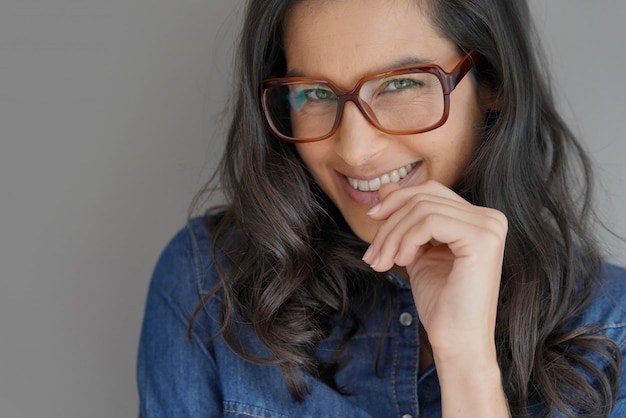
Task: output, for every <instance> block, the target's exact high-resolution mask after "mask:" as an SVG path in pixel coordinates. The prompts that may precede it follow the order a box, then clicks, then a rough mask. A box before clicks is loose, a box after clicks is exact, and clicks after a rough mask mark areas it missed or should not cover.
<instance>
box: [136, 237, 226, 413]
mask: <svg viewBox="0 0 626 418" xmlns="http://www.w3.org/2000/svg"><path fill="white" fill-rule="evenodd" d="M193 248H194V244H193V237H192V234H191V232H190V231H189V229H185V230H183V231H181V232H180V233H179V234H178V235H177V236H176V237H175V238H174V239H173V240H172V241H171V242H170V243H169V245H168V246H167V247H166V249H165V250H164V252H163V253H162V255H161V257H160V259H159V261H158V263H157V265H156V267H155V270H154V273H153V276H152V280H151V283H150V288H149V290H148V296H147V301H146V307H145V313H144V320H143V326H142V331H141V337H140V342H139V350H138V359H137V360H138V361H137V388H138V392H139V401H140V405H139V416H140V417H149V418H158V417H164V418H165V417H167V418H183V417H198V416H211V417H218V416H221V414H222V401H221V395H220V389H219V388H220V385H219V378H218V374H217V369H216V363H215V360H214V357H213V355H212V353H211V352H210V346H208V345H206V344H204V343H202V340H201V339H200V338H199V337H198V336H197V335H195V333H193V332H192V334H191V338H190V336H188V332H187V328H188V324H189V320H190V317H191V313H192V311H193V310H194V309H195V307H196V306H197V305H198V303H199V302H200V297H199V292H198V277H197V275H198V274H197V271H198V269H197V266H196V264H197V263H196V262H195V258H194V251H193Z"/></svg>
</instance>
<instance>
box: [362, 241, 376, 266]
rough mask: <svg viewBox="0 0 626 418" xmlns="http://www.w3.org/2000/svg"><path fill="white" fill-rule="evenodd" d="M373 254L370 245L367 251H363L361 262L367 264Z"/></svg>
mask: <svg viewBox="0 0 626 418" xmlns="http://www.w3.org/2000/svg"><path fill="white" fill-rule="evenodd" d="M373 252H374V250H373V249H372V246H371V245H370V246H369V247H368V248H367V251H365V254H363V258H362V260H363V261H365V262H367V259H368V258H370V257H371V256H372V253H373Z"/></svg>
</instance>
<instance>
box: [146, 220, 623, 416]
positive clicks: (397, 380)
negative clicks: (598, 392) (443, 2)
mask: <svg viewBox="0 0 626 418" xmlns="http://www.w3.org/2000/svg"><path fill="white" fill-rule="evenodd" d="M192 230H193V231H192ZM211 245H212V243H211V239H210V237H209V235H208V232H207V231H206V228H205V227H204V226H203V222H202V221H201V220H199V219H196V220H194V221H193V222H192V223H191V224H190V226H189V227H187V228H185V229H183V230H182V231H181V232H180V233H178V235H176V237H174V239H173V240H172V241H171V242H170V243H169V245H168V246H167V247H166V249H165V250H164V252H163V254H162V255H161V258H160V260H159V262H158V263H157V266H156V268H155V271H154V275H153V277H152V282H151V285H150V289H149V293H148V298H147V303H146V311H145V317H144V322H143V329H142V334H141V340H140V344H139V355H138V368H137V383H138V389H139V398H140V413H139V415H140V416H141V417H150V418H153V417H167V418H179V417H222V416H224V417H247V418H250V417H266V418H287V417H354V418H356V417H384V418H386V417H399V418H411V417H424V418H430V417H440V416H441V399H440V396H441V395H440V389H439V382H438V379H437V372H436V370H435V368H434V366H431V367H430V368H429V369H428V370H426V371H425V372H423V373H422V374H421V375H420V374H419V373H418V367H419V351H420V339H419V326H418V324H419V321H418V318H417V311H416V308H415V304H414V302H413V297H412V295H411V289H410V288H409V286H408V284H407V283H406V282H405V281H404V280H402V279H401V278H399V277H398V276H396V275H394V274H391V273H389V274H388V279H389V280H391V281H392V282H393V284H394V286H393V289H394V290H393V292H392V293H393V294H392V295H391V301H388V303H390V304H391V309H392V320H391V321H388V319H387V315H372V316H371V319H370V320H368V322H366V323H365V324H363V326H362V327H361V328H359V331H358V332H357V334H356V335H355V336H354V337H353V339H352V340H351V342H350V344H349V345H348V347H347V349H346V351H345V354H346V355H347V356H350V359H351V360H350V361H349V362H348V364H347V366H346V367H345V368H343V369H342V370H341V371H340V372H339V373H338V375H337V382H338V384H339V385H340V386H343V385H345V387H346V389H347V390H348V391H349V392H350V395H341V394H339V393H338V392H336V391H334V390H333V389H331V388H330V387H329V386H327V385H326V384H325V383H323V382H321V381H318V380H316V379H315V378H313V377H311V376H309V375H304V379H305V381H306V383H307V385H308V388H309V391H310V394H309V395H308V396H306V397H305V400H304V401H303V402H302V403H298V402H295V401H294V400H293V399H292V398H291V395H290V392H289V391H288V389H287V385H286V383H285V381H284V379H283V376H282V374H281V373H280V370H279V369H278V368H277V367H275V366H263V365H256V364H252V363H250V362H248V361H246V360H243V359H242V358H240V357H239V356H238V355H236V354H235V353H234V352H233V351H231V349H230V348H229V347H228V345H227V344H226V343H225V342H224V340H223V339H222V338H220V337H218V338H215V339H210V338H208V336H210V335H213V334H215V333H216V332H217V331H218V330H219V319H220V299H219V298H218V297H212V298H211V299H210V300H209V301H208V303H207V304H206V306H205V308H204V309H203V310H202V311H201V313H200V314H199V316H198V317H197V319H196V321H195V322H194V323H193V327H192V329H191V338H189V337H188V334H187V332H188V331H187V328H188V324H189V320H190V317H191V315H192V312H193V311H194V309H195V308H196V307H197V306H198V304H199V303H200V300H201V298H202V296H203V295H205V294H206V292H207V291H208V290H209V289H211V288H212V287H213V285H214V284H215V283H216V281H217V272H216V268H215V265H214V261H213V259H212V256H211V251H212V250H211ZM604 276H605V277H604V285H603V287H602V288H601V289H599V291H598V292H597V294H596V296H595V298H594V300H593V302H592V304H591V306H590V307H589V308H588V309H587V311H586V313H585V314H584V315H583V317H582V318H580V320H579V324H577V325H582V324H587V323H593V324H601V329H602V331H603V332H605V333H606V334H607V335H608V336H609V337H611V338H612V339H614V340H615V341H616V343H617V344H618V345H619V346H620V348H621V350H622V353H624V351H626V344H625V343H626V271H625V270H623V269H621V268H617V267H614V266H611V265H606V266H605V273H604ZM381 312H382V311H381ZM387 322H389V324H388V325H387ZM385 326H387V327H386V328H384V327H385ZM382 330H384V331H385V332H384V334H383V333H382V332H381V331H382ZM244 340H245V341H246V343H247V344H248V346H247V348H248V349H250V350H251V351H252V352H253V353H255V354H261V355H263V354H267V353H266V351H265V349H264V347H263V345H262V344H261V343H260V342H259V341H258V339H257V338H256V336H255V335H253V334H252V332H249V335H244ZM338 341H339V339H338V337H336V336H334V335H331V337H329V338H328V339H327V340H324V341H323V342H322V343H320V344H319V346H318V349H317V350H318V354H319V355H320V356H321V357H324V354H325V353H329V352H330V351H331V350H332V349H333V347H335V346H336V344H338ZM536 406H537V408H536V410H533V415H535V416H540V415H541V412H542V410H541V406H540V405H536ZM552 416H555V417H556V416H562V415H558V414H554V415H552ZM611 416H612V417H626V374H625V373H624V371H622V374H621V385H620V389H619V395H618V400H617V404H616V406H615V408H614V410H613V413H612V415H611Z"/></svg>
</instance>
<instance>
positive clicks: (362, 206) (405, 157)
mask: <svg viewBox="0 0 626 418" xmlns="http://www.w3.org/2000/svg"><path fill="white" fill-rule="evenodd" d="M285 24H286V26H285V33H284V43H285V55H286V58H287V70H288V72H289V73H293V74H300V75H304V76H312V77H320V78H325V79H330V80H332V81H334V82H335V83H336V84H337V85H338V86H339V87H340V88H342V89H344V90H350V89H352V87H353V86H354V85H355V83H356V82H357V81H358V80H359V79H360V78H361V77H363V76H364V75H368V74H370V73H374V72H378V71H381V70H386V69H390V68H395V67H397V66H398V65H399V64H398V63H406V62H426V63H434V64H438V65H439V66H440V67H442V68H443V69H444V70H445V71H448V72H449V71H450V70H452V69H453V68H454V67H455V66H456V65H457V63H458V62H459V61H460V60H461V59H462V58H463V56H462V55H461V54H460V53H459V52H458V50H457V48H456V46H455V44H454V43H452V42H451V41H450V40H449V39H446V38H444V37H442V36H441V35H440V34H438V33H437V32H436V31H435V29H434V28H433V27H432V26H431V22H430V21H429V20H428V18H427V17H426V16H425V15H424V14H423V13H422V12H421V11H420V9H419V7H418V5H417V3H416V1H415V0H385V1H382V0H378V1H376V0H333V1H329V0H309V1H303V2H297V3H296V4H295V5H294V6H293V7H292V9H291V10H290V12H289V13H288V15H287V18H286V22H285ZM480 90H481V89H479V88H478V87H477V86H476V83H475V81H474V80H473V79H472V77H470V76H466V77H465V78H463V80H462V81H461V82H460V84H459V85H458V86H457V87H456V89H455V90H454V91H453V92H452V94H451V95H450V112H449V117H448V120H447V122H446V123H445V124H444V125H443V126H441V127H440V128H438V129H435V130H433V131H430V132H425V133H421V134H415V135H389V134H385V133H383V132H381V131H379V130H378V129H376V128H375V127H374V126H373V125H371V124H370V123H369V122H368V121H367V120H366V119H365V117H364V116H363V114H361V113H360V111H359V110H358V109H357V107H356V105H355V104H354V103H352V102H348V103H347V104H346V107H345V109H344V113H343V117H342V120H341V125H340V127H339V129H338V130H337V132H336V133H335V134H334V135H333V136H332V137H330V138H328V139H325V140H322V141H319V142H311V143H300V144H297V145H296V147H297V150H298V153H299V154H300V156H301V158H302V159H303V161H304V162H305V163H306V165H307V166H308V168H309V170H310V172H311V174H312V175H313V177H314V178H315V180H316V181H317V182H318V184H319V185H320V186H321V188H322V189H323V190H324V192H325V193H326V194H327V195H328V196H329V197H330V198H331V199H332V201H333V202H334V203H335V205H336V206H337V207H338V208H339V210H340V211H341V213H342V214H343V216H344V218H345V220H346V221H347V223H348V224H349V225H350V227H351V228H352V230H353V232H354V233H355V234H356V235H358V236H359V237H360V238H361V239H363V240H365V241H367V242H371V240H372V239H373V237H374V235H375V233H376V231H377V230H378V227H379V222H378V221H373V220H371V219H370V217H369V216H368V215H367V212H368V211H369V210H370V209H371V208H372V206H373V205H375V204H376V203H377V202H378V192H376V191H362V190H361V189H364V188H369V185H370V184H372V185H374V184H376V183H377V181H378V179H381V177H385V175H389V176H390V178H391V179H394V177H395V180H397V177H400V176H401V175H402V174H405V173H403V171H402V168H408V173H406V176H404V177H403V178H402V179H401V180H400V181H399V185H400V186H401V187H408V186H412V185H418V184H420V183H422V182H424V181H426V180H434V181H437V182H439V183H442V184H443V185H445V186H447V187H452V186H453V184H454V183H455V182H456V181H457V180H458V177H459V176H460V174H461V173H462V171H463V169H464V168H465V166H466V165H467V163H468V160H469V157H470V156H471V154H472V151H473V150H474V148H475V147H476V143H477V140H478V131H479V129H480V126H481V122H482V121H483V119H484V118H483V116H484V112H485V108H484V106H482V104H481V100H480V98H479V96H480V94H479V91H480ZM397 170H399V174H400V175H399V176H398V172H396V173H394V172H395V171H397ZM355 185H356V188H355V187H354V186H355ZM365 185H367V187H366V186H365ZM374 188H375V187H374Z"/></svg>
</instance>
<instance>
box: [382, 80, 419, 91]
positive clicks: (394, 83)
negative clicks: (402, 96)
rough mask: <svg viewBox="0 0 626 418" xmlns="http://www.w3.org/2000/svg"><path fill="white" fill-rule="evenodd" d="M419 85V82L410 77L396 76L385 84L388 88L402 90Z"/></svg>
mask: <svg viewBox="0 0 626 418" xmlns="http://www.w3.org/2000/svg"><path fill="white" fill-rule="evenodd" d="M418 86H420V82H419V81H417V80H414V79H411V78H396V79H395V80H391V82H390V83H389V84H388V85H387V89H389V90H404V89H408V88H411V87H418Z"/></svg>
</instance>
